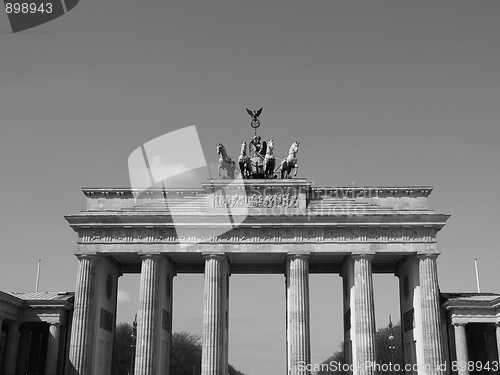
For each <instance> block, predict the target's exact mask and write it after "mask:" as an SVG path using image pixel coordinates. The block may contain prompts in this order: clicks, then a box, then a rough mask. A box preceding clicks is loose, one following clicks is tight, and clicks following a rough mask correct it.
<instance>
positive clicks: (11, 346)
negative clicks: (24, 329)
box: [3, 322, 19, 375]
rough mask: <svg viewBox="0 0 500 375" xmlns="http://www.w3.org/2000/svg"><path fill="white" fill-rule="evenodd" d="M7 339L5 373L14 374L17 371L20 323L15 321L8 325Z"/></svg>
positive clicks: (7, 374) (4, 358)
mask: <svg viewBox="0 0 500 375" xmlns="http://www.w3.org/2000/svg"><path fill="white" fill-rule="evenodd" d="M8 327H9V328H8V330H7V338H6V340H5V352H4V357H3V360H4V363H3V374H5V375H14V374H15V371H16V354H17V344H18V333H19V323H18V322H13V323H11V324H10V325H9V326H8Z"/></svg>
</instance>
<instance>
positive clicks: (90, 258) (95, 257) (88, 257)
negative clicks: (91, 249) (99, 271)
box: [76, 254, 101, 262]
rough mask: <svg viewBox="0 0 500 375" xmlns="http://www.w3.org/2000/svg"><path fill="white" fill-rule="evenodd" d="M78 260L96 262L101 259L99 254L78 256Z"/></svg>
mask: <svg viewBox="0 0 500 375" xmlns="http://www.w3.org/2000/svg"><path fill="white" fill-rule="evenodd" d="M76 257H77V258H78V260H88V261H89V262H95V261H97V260H99V259H100V258H101V257H100V256H99V255H97V254H76Z"/></svg>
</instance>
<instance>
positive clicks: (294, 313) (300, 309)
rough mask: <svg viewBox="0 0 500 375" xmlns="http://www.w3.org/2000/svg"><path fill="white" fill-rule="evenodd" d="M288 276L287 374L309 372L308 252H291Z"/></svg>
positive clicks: (287, 265)
mask: <svg viewBox="0 0 500 375" xmlns="http://www.w3.org/2000/svg"><path fill="white" fill-rule="evenodd" d="M286 276H287V286H286V290H287V296H286V301H287V309H286V310H287V323H288V324H287V354H288V360H287V366H288V374H290V375H298V374H310V373H311V371H307V370H306V369H307V367H306V366H307V365H310V364H311V338H310V328H309V254H292V255H288V257H287V261H286Z"/></svg>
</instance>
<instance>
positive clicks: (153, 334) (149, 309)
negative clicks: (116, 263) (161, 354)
mask: <svg viewBox="0 0 500 375" xmlns="http://www.w3.org/2000/svg"><path fill="white" fill-rule="evenodd" d="M141 258H142V268H141V289H140V295H139V314H138V315H137V343H136V351H135V372H134V375H155V374H156V362H157V353H158V340H157V338H158V329H159V328H160V327H158V324H157V322H158V314H159V308H158V289H159V285H158V284H159V280H160V272H159V263H160V260H161V256H160V255H158V254H146V255H143V256H142V257H141Z"/></svg>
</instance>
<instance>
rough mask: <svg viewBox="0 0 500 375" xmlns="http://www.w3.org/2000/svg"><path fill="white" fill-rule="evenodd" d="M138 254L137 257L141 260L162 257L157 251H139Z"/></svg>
mask: <svg viewBox="0 0 500 375" xmlns="http://www.w3.org/2000/svg"><path fill="white" fill-rule="evenodd" d="M138 255H139V258H141V259H142V260H144V259H155V260H159V259H161V258H162V255H161V254H158V253H139V254H138Z"/></svg>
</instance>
